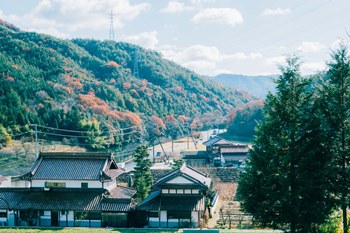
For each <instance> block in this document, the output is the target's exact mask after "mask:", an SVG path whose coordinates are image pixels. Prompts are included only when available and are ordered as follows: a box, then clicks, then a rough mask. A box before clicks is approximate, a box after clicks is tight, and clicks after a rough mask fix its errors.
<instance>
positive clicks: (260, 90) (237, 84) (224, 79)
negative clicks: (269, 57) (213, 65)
mask: <svg viewBox="0 0 350 233" xmlns="http://www.w3.org/2000/svg"><path fill="white" fill-rule="evenodd" d="M274 78H277V76H276V75H270V76H263V75H258V76H246V75H240V74H219V75H217V76H215V77H213V78H212V80H213V81H215V82H217V83H221V84H223V85H226V86H227V87H231V88H236V89H239V90H243V91H247V92H249V93H250V94H252V95H254V96H257V97H260V98H266V95H267V94H268V92H269V91H270V92H272V93H274V92H275V86H276V85H275V83H274V82H273V79H274Z"/></svg>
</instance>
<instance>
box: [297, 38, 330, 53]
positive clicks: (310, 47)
mask: <svg viewBox="0 0 350 233" xmlns="http://www.w3.org/2000/svg"><path fill="white" fill-rule="evenodd" d="M325 48H327V46H326V45H324V44H321V43H319V42H316V41H303V42H302V43H301V45H300V46H299V47H298V48H297V50H299V51H301V52H303V53H314V52H319V51H321V50H323V49H325Z"/></svg>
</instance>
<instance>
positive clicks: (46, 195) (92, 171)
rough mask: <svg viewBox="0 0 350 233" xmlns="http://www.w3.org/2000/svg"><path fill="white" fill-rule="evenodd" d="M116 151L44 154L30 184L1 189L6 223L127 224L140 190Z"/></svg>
mask: <svg viewBox="0 0 350 233" xmlns="http://www.w3.org/2000/svg"><path fill="white" fill-rule="evenodd" d="M123 172H124V170H123V169H120V168H118V166H117V165H116V163H115V161H114V159H113V157H112V155H111V154H110V153H80V152H79V153H71V152H69V153H68V152H67V153H56V152H55V153H53V152H51V153H48V152H47V153H40V155H39V157H38V159H37V160H36V162H35V163H34V165H33V167H32V169H31V171H30V172H29V173H27V174H24V175H22V176H20V177H19V178H18V179H19V180H23V181H25V182H24V184H25V185H24V186H23V187H17V188H0V225H7V226H27V225H31V226H62V227H63V226H80V227H105V226H111V227H116V226H124V227H125V226H127V222H128V221H127V217H128V212H129V210H130V207H131V204H132V203H131V198H132V196H133V195H134V193H135V192H134V191H133V190H131V189H128V188H124V187H118V186H117V183H116V177H117V176H118V175H119V174H121V173H123Z"/></svg>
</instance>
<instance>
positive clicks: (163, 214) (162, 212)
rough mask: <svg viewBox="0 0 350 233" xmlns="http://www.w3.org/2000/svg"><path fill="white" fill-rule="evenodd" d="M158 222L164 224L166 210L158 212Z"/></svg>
mask: <svg viewBox="0 0 350 233" xmlns="http://www.w3.org/2000/svg"><path fill="white" fill-rule="evenodd" d="M160 221H161V222H166V221H167V212H166V210H161V211H160Z"/></svg>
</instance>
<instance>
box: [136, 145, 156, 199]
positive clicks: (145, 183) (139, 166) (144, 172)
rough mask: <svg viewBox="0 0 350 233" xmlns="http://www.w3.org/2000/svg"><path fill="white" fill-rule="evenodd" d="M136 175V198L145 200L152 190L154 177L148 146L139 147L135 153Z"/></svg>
mask: <svg viewBox="0 0 350 233" xmlns="http://www.w3.org/2000/svg"><path fill="white" fill-rule="evenodd" d="M134 157H135V162H136V167H135V173H134V187H135V188H136V196H137V198H138V199H139V200H143V199H144V198H145V197H146V196H147V195H148V193H149V192H150V190H151V186H152V183H153V177H152V174H151V165H152V163H151V160H150V159H149V158H148V157H149V155H148V151H147V147H146V146H139V147H137V149H136V151H135V155H134Z"/></svg>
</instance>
